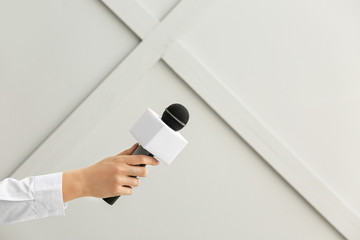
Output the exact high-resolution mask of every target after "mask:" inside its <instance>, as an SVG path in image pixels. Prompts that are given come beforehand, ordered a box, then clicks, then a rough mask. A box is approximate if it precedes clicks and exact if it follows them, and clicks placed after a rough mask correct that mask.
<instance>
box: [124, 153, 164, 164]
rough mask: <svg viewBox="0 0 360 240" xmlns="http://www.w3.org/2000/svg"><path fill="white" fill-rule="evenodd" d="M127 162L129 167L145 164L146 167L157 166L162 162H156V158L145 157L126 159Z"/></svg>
mask: <svg viewBox="0 0 360 240" xmlns="http://www.w3.org/2000/svg"><path fill="white" fill-rule="evenodd" d="M125 162H126V163H127V164H129V165H139V164H145V165H152V166H157V165H159V164H160V162H159V161H158V160H156V159H155V158H153V157H149V156H145V155H131V156H128V158H127V159H126V161H125Z"/></svg>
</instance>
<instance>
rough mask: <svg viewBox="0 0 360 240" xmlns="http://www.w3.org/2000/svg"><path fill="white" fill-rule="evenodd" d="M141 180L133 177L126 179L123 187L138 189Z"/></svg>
mask: <svg viewBox="0 0 360 240" xmlns="http://www.w3.org/2000/svg"><path fill="white" fill-rule="evenodd" d="M140 182H141V180H140V179H139V178H135V177H126V178H125V179H124V186H131V187H138V186H139V185H140Z"/></svg>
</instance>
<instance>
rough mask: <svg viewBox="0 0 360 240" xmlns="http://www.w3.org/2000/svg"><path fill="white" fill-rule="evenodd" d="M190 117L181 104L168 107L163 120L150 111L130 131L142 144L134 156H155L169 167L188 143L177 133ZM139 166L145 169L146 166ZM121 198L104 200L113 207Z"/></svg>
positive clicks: (162, 117)
mask: <svg viewBox="0 0 360 240" xmlns="http://www.w3.org/2000/svg"><path fill="white" fill-rule="evenodd" d="M189 117H190V116H189V112H188V110H187V109H186V108H185V107H184V106H183V105H181V104H179V103H174V104H171V105H170V106H168V107H167V108H166V109H165V111H164V112H163V114H162V116H161V119H160V117H159V116H158V115H157V114H156V113H155V112H153V111H152V110H151V109H148V110H147V111H146V112H145V113H144V114H143V116H142V117H141V118H140V119H139V120H138V122H137V123H136V124H135V125H134V127H133V128H132V129H131V130H130V131H131V133H132V134H133V135H134V137H135V138H136V139H137V140H138V142H139V143H140V145H139V146H138V147H137V148H136V150H135V151H134V152H133V154H132V155H147V156H150V157H153V156H154V155H155V156H156V157H157V158H159V159H160V160H163V161H164V162H165V163H167V164H168V165H169V164H170V163H171V162H172V161H173V160H174V159H175V157H176V156H177V155H178V154H179V153H180V152H181V151H182V149H183V148H184V147H185V146H186V144H187V143H188V142H187V141H186V139H184V138H183V137H182V136H181V135H180V134H179V133H177V131H179V130H181V129H182V128H183V127H185V125H186V124H187V123H188V121H189ZM148 150H149V151H148ZM152 153H154V154H152ZM138 166H142V167H145V164H140V165H138ZM119 197H120V196H115V197H108V198H103V200H104V201H105V202H107V203H108V204H110V205H113V204H114V203H115V202H116V201H117V200H118V198H119Z"/></svg>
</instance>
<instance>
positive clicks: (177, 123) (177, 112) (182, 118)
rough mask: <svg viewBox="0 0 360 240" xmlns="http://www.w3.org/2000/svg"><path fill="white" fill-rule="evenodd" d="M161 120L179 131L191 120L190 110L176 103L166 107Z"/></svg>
mask: <svg viewBox="0 0 360 240" xmlns="http://www.w3.org/2000/svg"><path fill="white" fill-rule="evenodd" d="M161 120H162V121H163V122H164V123H165V124H166V125H168V126H169V127H170V128H171V129H173V130H174V131H179V130H180V129H182V128H183V127H185V125H186V124H187V122H188V121H189V112H188V110H187V109H186V107H184V106H183V105H181V104H179V103H174V104H171V105H170V106H168V107H167V108H166V109H165V111H164V113H163V115H162V117H161Z"/></svg>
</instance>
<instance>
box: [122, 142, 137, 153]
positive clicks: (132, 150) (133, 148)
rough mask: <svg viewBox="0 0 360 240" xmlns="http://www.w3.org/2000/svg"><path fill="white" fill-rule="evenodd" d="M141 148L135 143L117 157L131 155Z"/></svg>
mask: <svg viewBox="0 0 360 240" xmlns="http://www.w3.org/2000/svg"><path fill="white" fill-rule="evenodd" d="M138 147H139V144H138V143H135V144H134V145H133V146H132V147H131V148H129V149H126V150H124V151H122V152H121V153H119V154H117V155H131V154H132V153H133V152H134V151H135V150H136V149H137V148H138Z"/></svg>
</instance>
